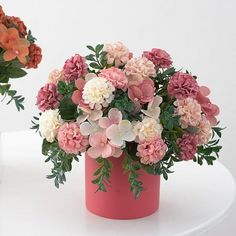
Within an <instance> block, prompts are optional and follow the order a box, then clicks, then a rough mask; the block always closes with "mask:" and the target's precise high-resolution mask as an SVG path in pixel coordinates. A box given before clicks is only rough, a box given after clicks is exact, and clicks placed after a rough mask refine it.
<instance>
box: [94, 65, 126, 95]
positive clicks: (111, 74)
mask: <svg viewBox="0 0 236 236" xmlns="http://www.w3.org/2000/svg"><path fill="white" fill-rule="evenodd" d="M98 76H99V77H102V78H106V79H107V80H109V81H110V82H111V83H112V84H113V86H114V87H115V88H118V89H122V90H125V89H127V84H128V79H127V77H126V75H125V73H124V72H123V71H122V70H120V69H118V68H116V67H111V68H108V69H103V70H101V71H100V73H99V75H98Z"/></svg>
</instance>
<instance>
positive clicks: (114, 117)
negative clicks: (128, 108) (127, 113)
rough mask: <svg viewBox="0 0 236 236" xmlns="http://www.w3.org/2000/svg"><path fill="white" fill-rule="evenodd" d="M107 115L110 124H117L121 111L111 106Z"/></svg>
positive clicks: (120, 117)
mask: <svg viewBox="0 0 236 236" xmlns="http://www.w3.org/2000/svg"><path fill="white" fill-rule="evenodd" d="M108 117H109V119H110V121H111V123H112V124H119V123H120V121H121V120H122V113H121V112H120V111H119V110H118V109H117V108H111V109H110V110H109V112H108Z"/></svg>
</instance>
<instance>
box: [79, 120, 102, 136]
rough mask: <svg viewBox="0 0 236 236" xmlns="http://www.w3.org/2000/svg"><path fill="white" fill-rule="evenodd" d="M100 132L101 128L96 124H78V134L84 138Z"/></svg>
mask: <svg viewBox="0 0 236 236" xmlns="http://www.w3.org/2000/svg"><path fill="white" fill-rule="evenodd" d="M100 131H102V129H101V127H100V126H99V125H98V123H97V122H94V121H86V122H83V123H81V124H80V132H81V134H83V135H84V136H88V135H91V134H94V133H97V132H100Z"/></svg>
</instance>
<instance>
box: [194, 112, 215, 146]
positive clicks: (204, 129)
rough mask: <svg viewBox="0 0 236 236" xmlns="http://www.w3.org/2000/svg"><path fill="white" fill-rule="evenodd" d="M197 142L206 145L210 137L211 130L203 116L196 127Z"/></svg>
mask: <svg viewBox="0 0 236 236" xmlns="http://www.w3.org/2000/svg"><path fill="white" fill-rule="evenodd" d="M197 128H198V131H197V136H198V142H199V144H207V143H208V142H209V140H210V138H211V136H212V128H211V124H210V122H209V120H208V119H206V117H205V116H204V115H203V116H202V119H201V121H200V123H199V125H198V127H197Z"/></svg>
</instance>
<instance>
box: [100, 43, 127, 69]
mask: <svg viewBox="0 0 236 236" xmlns="http://www.w3.org/2000/svg"><path fill="white" fill-rule="evenodd" d="M103 50H104V51H105V52H106V53H107V54H106V58H107V63H108V64H113V63H114V64H115V66H116V67H119V66H122V65H124V64H126V63H127V61H128V60H129V59H130V58H131V57H132V53H130V52H129V49H128V48H127V47H126V46H125V45H124V44H123V43H121V42H117V43H113V44H110V43H109V44H106V45H105V46H104V49H103Z"/></svg>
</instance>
